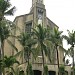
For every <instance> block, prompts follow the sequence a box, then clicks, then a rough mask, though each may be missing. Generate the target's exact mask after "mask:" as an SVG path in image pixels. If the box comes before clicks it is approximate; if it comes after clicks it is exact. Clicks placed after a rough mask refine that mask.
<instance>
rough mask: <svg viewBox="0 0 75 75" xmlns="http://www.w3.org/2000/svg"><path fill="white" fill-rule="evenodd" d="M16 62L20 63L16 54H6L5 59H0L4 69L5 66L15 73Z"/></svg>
mask: <svg viewBox="0 0 75 75" xmlns="http://www.w3.org/2000/svg"><path fill="white" fill-rule="evenodd" d="M15 63H17V64H18V65H19V62H18V61H17V60H16V58H15V57H14V56H10V57H7V56H5V57H4V59H2V60H0V65H1V67H2V69H3V71H4V69H5V68H7V69H8V70H9V69H11V70H12V72H13V73H14V74H15V71H14V69H13V65H14V64H15Z"/></svg>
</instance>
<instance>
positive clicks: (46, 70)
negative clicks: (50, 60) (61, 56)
mask: <svg viewBox="0 0 75 75" xmlns="http://www.w3.org/2000/svg"><path fill="white" fill-rule="evenodd" d="M44 75H49V73H48V66H47V65H45V66H44Z"/></svg>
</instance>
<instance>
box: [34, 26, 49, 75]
mask: <svg viewBox="0 0 75 75" xmlns="http://www.w3.org/2000/svg"><path fill="white" fill-rule="evenodd" d="M33 34H34V38H35V39H36V40H37V44H36V47H37V49H38V50H39V51H40V52H41V55H42V61H43V62H42V63H43V71H44V54H45V55H46V56H47V51H48V50H47V43H46V42H47V29H46V28H44V27H43V26H41V25H37V28H35V29H33ZM43 75H44V72H43Z"/></svg>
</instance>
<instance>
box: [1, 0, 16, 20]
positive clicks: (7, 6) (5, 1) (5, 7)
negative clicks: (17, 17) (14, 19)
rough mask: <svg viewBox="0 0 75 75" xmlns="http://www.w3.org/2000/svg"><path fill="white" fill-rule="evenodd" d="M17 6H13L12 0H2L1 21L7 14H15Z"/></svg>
mask: <svg viewBox="0 0 75 75" xmlns="http://www.w3.org/2000/svg"><path fill="white" fill-rule="evenodd" d="M14 10H15V7H11V3H10V0H0V21H1V20H2V19H3V18H4V16H7V15H13V13H14Z"/></svg>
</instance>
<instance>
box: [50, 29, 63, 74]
mask: <svg viewBox="0 0 75 75" xmlns="http://www.w3.org/2000/svg"><path fill="white" fill-rule="evenodd" d="M61 34H62V31H59V30H58V28H53V31H52V32H51V34H50V37H49V41H51V42H52V43H53V45H54V48H55V51H56V53H57V64H58V70H59V51H58V50H59V49H58V48H60V47H61V48H62V49H63V47H62V36H61ZM58 75H59V72H58Z"/></svg>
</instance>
